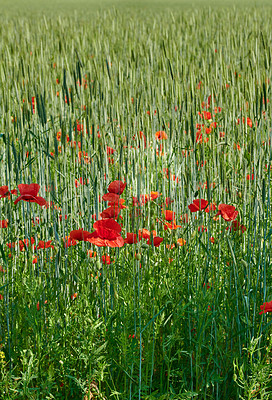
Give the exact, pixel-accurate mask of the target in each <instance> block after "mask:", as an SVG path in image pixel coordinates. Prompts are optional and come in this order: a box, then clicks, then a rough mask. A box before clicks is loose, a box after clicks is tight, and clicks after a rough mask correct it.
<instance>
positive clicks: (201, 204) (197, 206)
mask: <svg viewBox="0 0 272 400" xmlns="http://www.w3.org/2000/svg"><path fill="white" fill-rule="evenodd" d="M208 204H209V203H208V201H207V200H204V199H196V200H194V201H193V203H192V204H190V205H189V206H188V208H189V210H190V211H191V212H197V211H201V210H204V209H205V208H206V207H207V205H208Z"/></svg>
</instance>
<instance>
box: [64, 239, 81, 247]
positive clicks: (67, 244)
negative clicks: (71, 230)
mask: <svg viewBox="0 0 272 400" xmlns="http://www.w3.org/2000/svg"><path fill="white" fill-rule="evenodd" d="M63 242H64V247H65V248H66V249H67V247H71V246H75V245H76V244H77V243H78V241H77V240H75V239H72V238H71V237H70V236H65V238H63Z"/></svg>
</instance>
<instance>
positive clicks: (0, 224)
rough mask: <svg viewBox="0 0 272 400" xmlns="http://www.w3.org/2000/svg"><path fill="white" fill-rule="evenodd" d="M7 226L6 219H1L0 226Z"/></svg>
mask: <svg viewBox="0 0 272 400" xmlns="http://www.w3.org/2000/svg"><path fill="white" fill-rule="evenodd" d="M7 227H8V220H7V219H3V220H2V221H0V228H7Z"/></svg>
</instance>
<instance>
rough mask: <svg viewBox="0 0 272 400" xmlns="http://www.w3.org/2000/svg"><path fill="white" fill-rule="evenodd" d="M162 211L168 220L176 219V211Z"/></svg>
mask: <svg viewBox="0 0 272 400" xmlns="http://www.w3.org/2000/svg"><path fill="white" fill-rule="evenodd" d="M162 212H163V214H164V218H165V219H166V221H173V220H174V219H175V215H176V213H174V211H171V210H162Z"/></svg>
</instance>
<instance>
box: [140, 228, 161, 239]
mask: <svg viewBox="0 0 272 400" xmlns="http://www.w3.org/2000/svg"><path fill="white" fill-rule="evenodd" d="M152 234H153V237H154V236H156V234H157V233H156V231H152ZM150 235H151V233H150V232H149V230H148V229H141V230H139V240H141V239H142V238H143V239H150Z"/></svg>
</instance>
